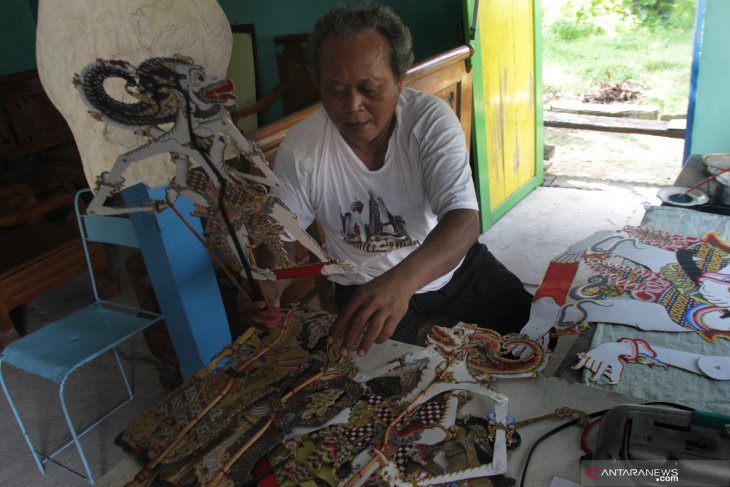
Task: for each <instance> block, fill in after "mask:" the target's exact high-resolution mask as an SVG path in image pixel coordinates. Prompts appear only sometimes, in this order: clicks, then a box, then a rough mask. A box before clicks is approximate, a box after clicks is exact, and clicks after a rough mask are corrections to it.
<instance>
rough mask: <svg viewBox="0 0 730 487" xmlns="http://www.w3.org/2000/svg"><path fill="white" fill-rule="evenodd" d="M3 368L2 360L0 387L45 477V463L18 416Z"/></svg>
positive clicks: (0, 362) (0, 365) (0, 364)
mask: <svg viewBox="0 0 730 487" xmlns="http://www.w3.org/2000/svg"><path fill="white" fill-rule="evenodd" d="M2 366H3V362H2V360H0V385H2V388H3V392H4V393H5V397H6V398H7V399H8V404H10V409H11V410H12V411H13V415H14V416H15V421H17V423H18V426H19V427H20V432H21V433H22V434H23V438H25V442H26V444H27V445H28V448H29V449H30V453H31V455H33V460H35V463H36V466H37V467H38V470H39V471H40V472H41V475H43V474H45V473H46V470H45V467H44V466H43V461H41V459H40V456H39V455H38V452H37V451H36V449H35V448H34V447H33V442H32V441H31V440H30V436H29V435H28V431H27V430H26V429H25V425H24V424H23V420H22V419H20V414H18V409H17V408H16V407H15V403H14V402H13V399H12V397H11V396H10V391H9V390H8V386H7V385H6V384H5V377H4V376H3V372H2Z"/></svg>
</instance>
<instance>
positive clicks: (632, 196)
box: [0, 176, 659, 487]
mask: <svg viewBox="0 0 730 487" xmlns="http://www.w3.org/2000/svg"><path fill="white" fill-rule="evenodd" d="M657 190H658V188H657V187H656V186H650V185H633V184H621V185H618V184H605V183H600V182H586V181H578V180H571V179H570V178H567V177H563V176H560V177H554V176H548V177H547V178H546V182H545V184H544V185H543V186H541V187H539V188H537V189H535V190H534V191H533V192H532V193H530V195H529V196H528V197H527V198H525V199H524V200H523V201H522V202H520V203H519V204H518V205H517V206H516V207H515V208H513V209H512V210H511V211H509V212H508V214H507V215H505V216H504V217H503V218H502V219H500V220H499V221H498V222H497V223H496V224H495V225H494V226H493V227H492V228H491V229H489V231H487V232H486V233H485V234H483V235H482V236H481V237H480V240H482V241H483V242H485V243H487V245H488V246H489V248H490V249H491V250H492V252H493V253H494V254H495V255H496V256H497V257H498V258H499V259H500V260H501V261H502V262H503V263H504V264H505V265H506V266H507V267H508V268H510V269H511V270H512V271H513V272H515V273H516V274H517V276H518V277H520V279H522V281H523V282H524V283H525V284H526V285H527V287H528V289H530V290H531V291H533V292H534V291H535V289H536V288H537V286H538V285H539V283H540V281H541V279H542V276H543V273H544V272H545V269H546V268H547V265H548V262H549V261H550V259H551V258H552V257H554V256H556V255H558V254H559V253H560V252H562V251H563V250H564V249H565V248H566V247H567V246H568V245H570V244H571V243H573V242H575V241H577V240H580V239H582V238H583V237H585V236H588V235H590V234H591V233H593V232H594V231H596V230H602V229H618V228H621V227H623V226H624V225H626V224H634V225H635V224H639V223H640V221H641V218H642V216H643V214H644V205H645V204H647V203H648V204H658V203H659V200H658V199H657V198H656V196H655V195H656V192H657ZM87 291H88V290H87V288H86V286H85V283H84V282H83V281H75V282H74V283H72V284H71V285H68V286H64V287H63V288H61V289H58V290H57V291H54V292H53V293H49V295H47V296H44V297H42V298H41V299H39V300H37V301H35V302H34V303H31V305H29V306H27V307H26V309H25V314H26V317H27V319H28V320H29V321H33V322H35V323H40V324H42V323H43V322H44V321H46V320H48V319H52V318H53V317H54V316H55V315H57V314H59V313H61V314H63V313H67V312H69V311H70V310H71V309H72V308H73V307H74V306H78V305H79V304H80V303H83V300H84V299H86V298H85V295H86V293H87ZM131 345H132V347H130V346H125V347H124V349H123V355H124V361H125V363H126V366H127V369H128V372H129V374H130V376H131V378H132V384H133V386H134V388H135V391H136V393H137V396H136V398H135V400H134V401H132V402H131V403H130V404H128V405H126V406H125V407H124V408H123V409H121V410H120V411H118V412H117V413H116V414H114V415H113V416H112V417H110V418H109V419H107V420H106V421H105V422H104V423H102V424H101V425H100V426H99V427H97V428H96V429H94V430H93V431H92V432H91V433H89V434H88V435H87V436H85V437H84V438H83V440H82V444H83V446H84V448H85V450H86V454H87V457H88V458H89V461H90V464H91V468H92V471H93V474H94V476H95V477H96V479H97V481H99V480H102V482H100V483H101V484H102V485H122V484H123V483H124V480H129V479H130V477H129V476H128V475H127V476H125V475H121V476H119V475H114V473H115V472H112V474H108V472H110V471H112V470H113V469H114V467H115V466H117V464H119V463H120V462H121V460H122V459H124V458H125V457H126V454H125V453H124V452H123V451H122V450H121V449H120V448H118V447H116V446H115V445H114V443H113V440H114V437H115V436H116V435H117V434H118V433H119V432H120V431H121V430H122V428H123V427H124V426H125V425H126V424H127V423H128V422H129V421H131V420H132V419H133V418H134V417H135V416H136V415H137V414H138V413H139V412H141V411H143V410H144V409H146V408H147V407H149V406H151V405H152V404H153V403H154V402H155V401H157V400H158V399H159V398H160V397H162V396H163V395H164V394H165V393H166V391H165V390H164V389H163V388H162V387H161V386H160V383H159V381H158V376H157V372H158V371H157V367H156V359H155V358H154V357H153V356H152V355H151V354H150V353H149V351H148V350H146V346H145V344H144V341H143V340H142V339H135V340H132V342H131ZM6 377H7V380H8V383H9V387H10V388H11V390H13V391H17V392H16V400H17V401H18V402H19V403H20V406H19V409H20V410H21V414H24V417H25V418H26V425H27V427H28V429H29V433H30V435H31V436H32V437H33V438H34V439H36V441H37V445H38V446H40V447H42V448H48V449H50V448H53V447H58V446H60V445H61V444H63V442H65V441H66V440H65V438H67V436H66V435H67V434H68V430H67V429H66V425H65V422H64V421H63V418H62V416H61V413H60V408H58V405H57V403H58V396H57V392H56V391H55V386H54V385H52V384H47V383H43V381H38V380H34V378H33V377H28V376H27V375H25V374H22V373H20V372H18V371H16V370H11V368H10V367H8V370H6ZM122 387H123V386H122V385H121V383H120V382H118V381H117V379H116V375H115V366H114V363H113V360H112V359H111V357H102V358H100V359H99V360H98V361H96V362H94V363H92V364H89V365H88V366H86V367H85V368H84V369H82V370H80V371H79V372H77V374H76V376H75V377H73V378H72V379H71V381H70V384H69V386H68V391H67V396H68V397H69V398H77V399H76V400H71V401H70V403H71V406H70V407H71V414H72V416H73V417H74V418H78V421H79V422H81V423H83V422H85V421H86V422H87V424H88V422H90V421H91V420H92V419H93V418H95V417H96V415H97V414H98V413H99V411H101V410H102V408H103V407H105V406H107V405H109V404H114V403H115V401H118V400H119V399H121V398H122V394H123V389H122ZM51 411H53V413H52V412H51ZM0 432H2V434H1V435H0V485H3V486H6V487H16V486H17V487H27V486H34V487H35V486H38V487H42V486H59V485H63V486H76V485H79V486H80V485H87V484H86V483H85V481H82V480H81V479H79V478H78V477H75V476H73V475H71V474H69V473H68V472H67V471H65V470H63V469H62V468H60V467H58V466H56V465H53V464H49V465H48V468H47V472H46V474H45V475H41V474H40V473H39V472H38V470H37V468H36V466H35V464H34V462H33V460H32V457H31V455H30V453H29V451H28V449H27V448H26V445H25V442H24V440H23V437H22V435H21V434H20V431H19V429H18V426H17V424H16V423H15V420H14V418H13V416H12V414H11V412H10V408H9V406H8V403H7V401H6V400H5V399H4V398H3V399H2V400H0ZM59 460H61V461H66V462H69V463H70V464H71V465H72V466H75V467H79V468H80V462H79V461H78V457H77V455H76V451H75V449H74V448H73V447H69V448H67V450H66V451H65V452H64V453H63V454H61V455H60V456H59ZM117 473H118V472H117ZM105 475H106V477H105V478H103V477H104V476H105Z"/></svg>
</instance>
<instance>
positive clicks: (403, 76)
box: [397, 74, 406, 94]
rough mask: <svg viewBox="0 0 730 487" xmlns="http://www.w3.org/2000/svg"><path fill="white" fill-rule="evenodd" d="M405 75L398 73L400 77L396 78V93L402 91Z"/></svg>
mask: <svg viewBox="0 0 730 487" xmlns="http://www.w3.org/2000/svg"><path fill="white" fill-rule="evenodd" d="M405 77H406V76H405V75H404V74H402V75H400V77H399V78H398V83H397V84H398V94H400V93H402V92H403V82H404V80H405Z"/></svg>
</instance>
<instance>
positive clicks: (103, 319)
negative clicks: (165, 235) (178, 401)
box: [0, 190, 162, 484]
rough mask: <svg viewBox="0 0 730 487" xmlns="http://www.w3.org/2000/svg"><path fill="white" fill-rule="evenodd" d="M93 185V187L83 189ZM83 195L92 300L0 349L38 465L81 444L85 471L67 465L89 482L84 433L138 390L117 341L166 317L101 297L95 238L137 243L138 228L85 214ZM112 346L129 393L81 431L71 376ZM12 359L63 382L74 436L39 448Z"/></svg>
mask: <svg viewBox="0 0 730 487" xmlns="http://www.w3.org/2000/svg"><path fill="white" fill-rule="evenodd" d="M85 191H87V192H88V191H89V190H85ZM80 196H81V193H78V194H77V195H76V198H75V205H74V207H75V210H76V218H77V221H78V225H79V228H80V231H81V236H82V240H81V242H82V245H83V251H84V255H85V257H86V259H85V260H86V265H87V270H88V272H89V277H90V279H91V284H92V288H93V293H94V295H93V302H92V303H90V304H89V305H88V306H85V307H83V308H81V309H80V310H78V311H76V312H73V313H71V314H69V315H68V316H65V317H63V318H61V319H59V320H56V321H54V322H52V323H50V324H48V325H46V326H44V327H43V328H41V329H40V330H38V331H35V332H33V333H30V334H28V335H25V336H24V337H22V338H20V339H18V340H16V341H14V342H13V343H11V344H10V345H9V346H8V347H7V348H6V349H5V350H4V351H3V353H2V354H1V355H0V385H2V389H3V392H4V393H5V396H6V397H7V399H8V403H9V404H10V408H11V410H12V411H13V414H14V415H15V419H16V421H17V422H18V426H20V430H21V432H22V434H23V437H24V438H25V441H26V443H27V444H28V448H29V449H30V452H31V454H32V455H33V459H34V460H35V462H36V465H37V466H38V470H40V472H41V473H42V474H43V473H45V463H46V462H48V461H52V462H54V463H58V462H57V461H56V460H54V457H55V456H56V455H57V454H58V453H60V452H61V451H63V450H64V449H65V448H66V447H68V446H69V445H71V444H73V445H75V446H76V449H77V450H78V453H79V456H80V457H81V462H82V464H83V467H84V472H78V471H76V470H73V469H72V468H70V467H67V466H64V467H65V468H66V469H68V470H69V471H71V472H73V473H75V474H76V475H78V476H80V477H82V478H84V479H86V480H87V481H88V482H89V483H90V484H93V483H94V478H93V475H92V473H91V469H90V468H89V464H88V462H87V460H86V455H85V454H84V450H83V448H82V446H81V441H80V439H81V437H82V436H83V435H84V434H86V433H87V432H88V431H90V430H91V429H92V428H94V427H95V426H96V425H98V424H99V423H100V422H101V421H103V420H104V419H105V418H107V417H108V416H109V415H111V414H112V413H114V412H115V411H116V410H118V409H119V408H120V407H122V406H123V405H124V404H126V403H127V402H129V401H130V400H132V398H133V397H134V394H133V392H132V389H131V387H130V385H129V381H128V379H127V375H126V373H125V371H124V367H123V365H122V362H121V360H120V358H119V354H118V352H117V346H118V345H119V344H121V343H122V342H124V341H126V340H127V339H129V338H131V337H132V336H134V335H136V334H137V333H139V332H141V331H143V330H145V329H146V328H148V327H150V326H151V325H153V324H155V323H157V322H158V321H160V320H161V319H162V316H161V315H160V314H158V313H152V312H149V311H145V310H143V309H141V308H137V307H132V306H126V305H122V304H119V303H114V302H111V301H106V300H104V299H102V298H101V296H100V295H99V292H98V290H97V287H96V278H95V276H94V267H93V262H92V258H91V255H90V252H89V245H90V243H91V242H101V243H104V244H114V245H122V246H125V247H137V240H136V235H135V232H134V230H133V228H132V224H131V221H130V220H129V219H128V218H122V217H111V216H90V215H84V214H82V211H81V210H80V208H79V206H80ZM109 351H111V352H112V353H113V354H114V356H115V358H116V362H117V366H118V367H119V371H120V373H121V375H122V379H123V381H124V385H125V387H126V390H127V398H126V399H125V400H124V401H123V402H121V403H120V404H118V405H117V406H115V407H114V408H113V409H112V410H111V411H109V412H107V413H105V414H103V415H102V416H101V418H99V419H98V420H96V421H94V422H93V423H92V424H91V425H90V426H87V427H85V429H84V430H83V431H81V432H77V430H76V426H75V424H74V421H73V420H72V419H71V415H70V414H69V409H68V406H67V404H66V397H65V395H64V389H65V385H66V381H67V379H68V378H69V376H70V375H71V374H72V373H73V372H74V371H76V370H77V369H78V368H79V367H81V366H83V365H85V364H87V363H89V362H92V361H93V360H94V359H95V358H97V357H98V356H99V355H101V354H103V353H105V352H109ZM6 363H7V364H10V365H12V366H14V367H16V368H18V369H21V370H23V371H25V372H27V373H30V374H34V375H36V376H39V377H42V378H43V379H46V380H48V381H51V382H53V383H55V384H57V385H58V386H59V397H60V401H61V409H62V411H63V415H64V417H65V419H66V423H67V425H68V428H69V431H70V433H71V440H70V441H69V442H68V443H66V444H65V445H63V446H62V447H60V448H59V449H57V450H56V451H55V452H53V453H50V454H45V453H41V452H40V451H39V450H38V449H37V448H36V447H35V446H34V445H33V441H32V440H31V437H30V435H29V434H28V431H27V430H26V428H25V425H24V423H23V420H22V418H21V415H20V411H19V410H18V408H17V406H16V404H15V402H14V401H13V399H12V396H11V394H10V390H9V388H8V386H7V384H6V381H5V377H4V374H3V365H5V364H6Z"/></svg>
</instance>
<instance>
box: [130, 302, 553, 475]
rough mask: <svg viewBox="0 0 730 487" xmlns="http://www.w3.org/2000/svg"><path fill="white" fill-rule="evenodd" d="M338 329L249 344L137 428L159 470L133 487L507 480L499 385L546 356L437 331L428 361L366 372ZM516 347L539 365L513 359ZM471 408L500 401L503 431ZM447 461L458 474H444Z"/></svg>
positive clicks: (321, 325)
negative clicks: (481, 401) (333, 343)
mask: <svg viewBox="0 0 730 487" xmlns="http://www.w3.org/2000/svg"><path fill="white" fill-rule="evenodd" d="M332 318H333V317H332V316H331V315H328V314H326V313H324V312H321V311H311V312H306V311H303V310H294V311H291V312H290V313H289V315H288V316H287V318H286V319H285V322H284V324H283V325H282V326H281V327H279V328H277V329H274V330H270V331H268V332H267V333H253V332H251V333H248V334H246V335H244V336H242V337H240V338H239V339H238V340H236V342H235V343H234V344H233V345H232V346H231V347H229V348H226V349H224V350H223V351H222V352H221V353H220V354H219V356H218V357H216V358H215V359H214V361H213V362H212V363H211V365H209V366H208V367H206V368H205V369H203V370H201V371H200V372H198V373H196V374H195V375H194V376H193V377H191V378H190V379H189V380H188V381H186V382H185V383H184V384H183V385H181V386H180V387H179V388H178V389H177V390H175V391H173V392H172V393H171V394H170V395H169V396H168V397H167V398H165V399H163V400H162V401H160V403H159V404H158V405H157V406H155V407H153V408H151V409H149V410H148V411H147V412H145V413H144V414H142V415H141V416H140V417H138V418H137V419H136V420H134V421H133V422H132V423H130V424H129V425H128V426H127V428H126V429H125V430H124V432H122V434H121V435H120V436H119V438H118V440H117V441H118V442H119V443H120V444H121V445H122V446H124V447H125V448H126V449H128V450H129V451H130V452H132V453H133V454H134V455H135V456H137V457H138V458H139V459H140V460H142V461H144V462H145V463H146V466H145V467H144V468H143V469H142V470H141V471H140V472H139V474H138V475H137V476H136V477H135V479H134V480H133V481H132V482H130V484H129V485H130V486H131V485H146V483H149V482H151V481H153V480H154V481H156V482H157V483H160V485H162V484H163V483H164V484H165V485H170V484H172V485H186V486H192V485H205V486H233V485H243V484H245V483H247V482H250V481H252V480H254V479H255V478H258V477H261V476H267V475H270V476H274V477H276V479H277V483H278V485H292V486H293V485H303V484H309V485H332V486H335V485H348V486H358V485H364V484H366V483H367V484H368V485H404V486H406V485H408V486H410V485H430V484H433V483H442V482H456V481H459V480H464V479H475V478H480V477H485V476H488V475H497V474H500V473H503V472H504V471H505V470H506V467H507V464H506V462H507V460H506V451H505V448H506V445H507V443H508V442H509V439H510V438H511V435H512V431H511V430H510V429H509V428H508V427H507V426H506V424H507V419H506V418H507V416H506V414H507V398H506V397H505V396H504V395H502V394H499V393H497V392H495V391H493V390H491V389H490V388H489V383H490V381H491V380H493V379H494V378H498V377H533V376H535V375H536V373H537V371H539V370H540V369H541V368H542V367H544V365H545V363H546V360H547V354H545V353H543V351H542V349H541V348H540V346H539V345H538V344H537V343H535V342H534V341H532V340H530V339H528V338H526V337H524V336H516V335H515V336H504V337H502V336H500V335H499V334H497V333H496V332H493V331H492V330H484V329H480V328H477V327H474V326H464V325H457V326H456V327H454V328H452V329H445V328H440V327H435V328H434V329H433V331H432V333H431V334H430V336H429V343H430V345H429V346H428V347H426V348H425V349H422V350H419V351H417V352H410V353H408V354H406V355H404V356H401V357H398V358H397V359H395V360H392V361H390V362H388V363H386V364H384V365H382V366H380V367H376V368H374V369H372V370H369V371H359V370H358V369H357V367H355V365H354V363H353V362H352V361H351V360H350V359H341V358H340V357H339V355H338V354H336V353H335V352H334V350H338V347H327V346H326V345H325V344H324V343H325V340H324V337H325V336H326V334H327V332H328V329H329V326H330V325H331V323H332ZM517 344H520V345H523V346H526V347H527V348H529V350H530V351H531V353H529V354H527V355H529V358H527V359H519V358H517V357H514V356H513V355H512V354H511V353H510V352H511V351H512V349H513V348H514V347H515V346H516V345H517ZM470 394H476V395H480V396H486V397H487V398H490V399H491V400H492V401H493V403H494V414H493V420H491V421H488V420H487V419H486V417H481V418H480V417H479V416H474V417H471V416H464V414H462V413H460V411H461V408H462V406H464V404H465V403H467V402H468V401H469V395H470ZM485 413H486V412H485ZM442 450H445V451H447V452H448V455H447V456H448V465H447V466H445V467H444V466H443V465H440V464H439V463H437V462H436V461H435V460H434V457H435V455H436V454H437V453H438V452H439V451H442ZM155 479H156V480H155ZM153 485H154V483H153ZM485 485H489V484H485Z"/></svg>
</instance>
